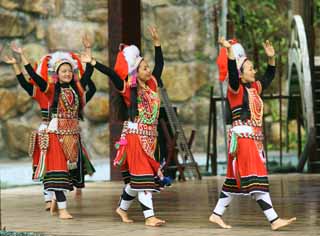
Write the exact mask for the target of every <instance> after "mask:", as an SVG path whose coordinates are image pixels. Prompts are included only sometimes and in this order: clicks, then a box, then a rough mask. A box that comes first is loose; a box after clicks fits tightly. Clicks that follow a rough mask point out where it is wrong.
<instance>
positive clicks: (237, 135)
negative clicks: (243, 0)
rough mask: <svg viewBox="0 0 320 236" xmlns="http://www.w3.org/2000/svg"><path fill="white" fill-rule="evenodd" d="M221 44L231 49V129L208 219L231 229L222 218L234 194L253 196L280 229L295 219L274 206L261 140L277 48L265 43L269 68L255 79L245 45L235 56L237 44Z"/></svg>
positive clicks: (229, 100)
mask: <svg viewBox="0 0 320 236" xmlns="http://www.w3.org/2000/svg"><path fill="white" fill-rule="evenodd" d="M219 43H220V45H221V46H222V47H224V48H226V49H227V51H228V52H227V54H228V61H227V63H228V72H229V87H228V92H227V99H228V102H229V106H230V109H231V114H232V128H231V129H230V131H229V146H228V153H229V155H228V168H227V175H226V179H225V182H224V184H223V186H222V191H221V194H220V198H219V201H218V202H217V205H216V207H215V208H214V210H213V214H212V215H211V216H210V218H209V220H210V221H211V222H213V223H216V224H218V225H219V226H220V227H222V228H231V226H230V225H227V224H225V223H224V221H223V220H222V218H221V217H222V215H223V213H224V212H225V210H226V208H227V207H228V206H229V204H230V203H231V201H232V198H233V196H234V195H237V194H243V195H252V196H253V197H254V198H255V200H256V201H257V203H258V204H259V206H260V207H261V209H262V210H263V213H264V214H265V216H266V218H267V219H268V220H269V222H270V224H271V229H272V230H278V229H280V228H282V227H284V226H287V225H289V224H291V223H292V222H293V221H295V220H296V218H295V217H294V218H291V219H281V218H279V217H278V215H277V213H276V212H275V210H274V208H273V206H272V202H271V198H270V194H269V183H268V176H267V169H266V163H265V154H264V150H263V143H262V140H263V134H262V116H263V102H262V100H261V97H260V95H261V93H262V92H263V91H264V90H265V89H266V88H267V87H268V86H269V85H270V83H271V82H272V80H273V78H274V76H275V51H274V48H273V46H272V44H271V43H270V42H269V41H266V42H265V43H264V44H263V47H264V50H265V53H266V55H267V57H268V67H267V70H266V73H265V75H264V76H263V78H261V79H258V80H256V79H255V73H256V71H255V69H254V67H253V63H252V62H251V61H250V60H248V58H247V57H246V56H245V53H244V50H243V48H242V47H241V48H242V50H240V51H241V52H240V53H237V56H236V57H235V55H234V50H233V49H235V47H234V46H232V45H231V43H230V42H229V41H227V40H225V39H224V38H221V39H220V40H219ZM236 47H239V44H237V45H236ZM237 51H238V52H239V50H237Z"/></svg>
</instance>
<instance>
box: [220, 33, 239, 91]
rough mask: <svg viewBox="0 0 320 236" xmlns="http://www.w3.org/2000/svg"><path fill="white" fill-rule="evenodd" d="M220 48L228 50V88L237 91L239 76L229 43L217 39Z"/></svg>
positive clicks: (222, 39)
mask: <svg viewBox="0 0 320 236" xmlns="http://www.w3.org/2000/svg"><path fill="white" fill-rule="evenodd" d="M219 44H220V45H221V47H225V48H227V50H228V73H229V86H230V87H231V89H232V90H233V91H238V89H239V86H240V81H239V74H238V69H237V63H236V60H235V57H234V54H233V51H232V48H231V43H230V42H229V41H227V40H225V39H224V38H223V37H221V38H220V39H219Z"/></svg>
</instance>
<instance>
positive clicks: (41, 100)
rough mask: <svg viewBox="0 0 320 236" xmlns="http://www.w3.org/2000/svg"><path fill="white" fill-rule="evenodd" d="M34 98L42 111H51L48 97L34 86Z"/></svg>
mask: <svg viewBox="0 0 320 236" xmlns="http://www.w3.org/2000/svg"><path fill="white" fill-rule="evenodd" d="M32 98H33V99H34V100H35V101H37V103H38V104H39V107H40V108H41V109H49V101H48V98H47V96H46V95H45V94H44V93H43V92H41V90H40V88H39V87H38V86H33V96H32Z"/></svg>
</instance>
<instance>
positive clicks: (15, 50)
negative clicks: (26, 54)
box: [11, 42, 23, 55]
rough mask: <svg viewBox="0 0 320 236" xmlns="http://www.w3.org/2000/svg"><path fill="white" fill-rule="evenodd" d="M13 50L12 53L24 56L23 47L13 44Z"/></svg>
mask: <svg viewBox="0 0 320 236" xmlns="http://www.w3.org/2000/svg"><path fill="white" fill-rule="evenodd" d="M11 49H12V51H14V52H16V53H18V54H20V55H21V54H23V49H22V47H19V46H18V45H17V44H16V43H15V42H12V43H11Z"/></svg>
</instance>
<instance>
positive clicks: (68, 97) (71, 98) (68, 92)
mask: <svg viewBox="0 0 320 236" xmlns="http://www.w3.org/2000/svg"><path fill="white" fill-rule="evenodd" d="M61 100H62V102H63V105H64V107H65V108H66V109H67V111H69V112H76V111H78V107H79V99H78V96H77V94H76V93H75V92H74V91H73V89H71V88H61Z"/></svg>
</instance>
